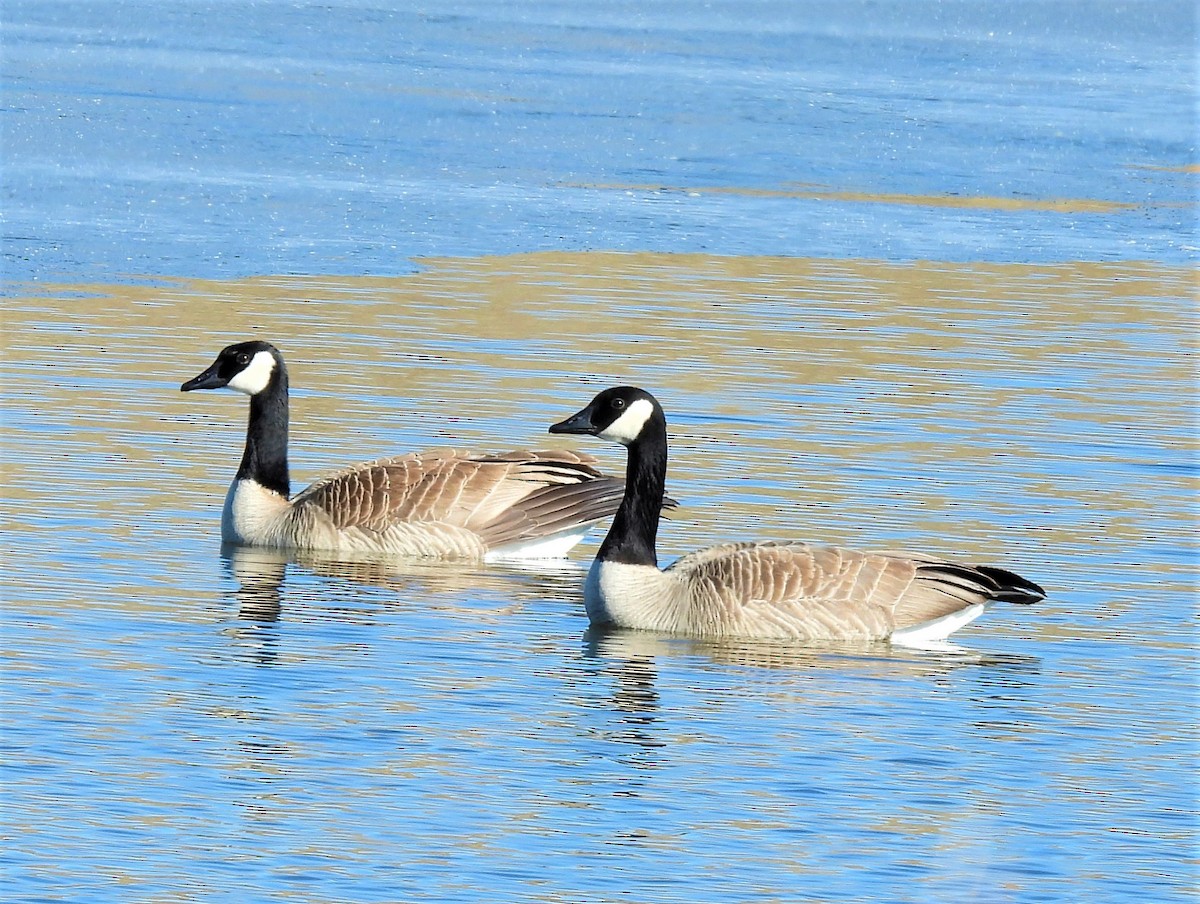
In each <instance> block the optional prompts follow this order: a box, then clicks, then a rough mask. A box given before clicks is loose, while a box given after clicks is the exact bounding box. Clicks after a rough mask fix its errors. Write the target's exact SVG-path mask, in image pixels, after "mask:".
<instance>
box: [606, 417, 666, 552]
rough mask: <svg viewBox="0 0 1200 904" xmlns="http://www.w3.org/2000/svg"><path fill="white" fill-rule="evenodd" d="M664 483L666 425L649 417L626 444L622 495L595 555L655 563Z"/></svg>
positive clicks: (657, 419)
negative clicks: (633, 437)
mask: <svg viewBox="0 0 1200 904" xmlns="http://www.w3.org/2000/svg"><path fill="white" fill-rule="evenodd" d="M666 483H667V427H666V424H665V423H664V422H663V421H662V420H660V419H659V418H652V419H651V420H649V421H647V422H646V425H645V427H644V428H643V429H642V433H641V435H640V436H638V438H637V440H636V442H633V443H631V444H630V445H629V463H628V465H627V467H626V469H625V497H624V498H623V499H622V500H621V507H620V508H618V509H617V515H616V517H615V518H614V519H613V523H612V527H611V528H609V531H608V536H607V537H605V538H604V542H603V543H602V544H600V551H599V552H598V553H596V558H598V559H600V560H601V561H604V562H621V563H623V564H626V565H653V566H655V567H658V554H657V552H656V551H655V548H654V547H655V541H656V540H657V538H658V518H659V515H661V514H662V502H663V492H664V490H665V488H666Z"/></svg>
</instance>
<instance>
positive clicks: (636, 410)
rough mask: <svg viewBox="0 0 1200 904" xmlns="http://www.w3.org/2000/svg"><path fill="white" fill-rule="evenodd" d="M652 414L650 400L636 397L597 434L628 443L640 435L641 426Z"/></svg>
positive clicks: (624, 443)
mask: <svg viewBox="0 0 1200 904" xmlns="http://www.w3.org/2000/svg"><path fill="white" fill-rule="evenodd" d="M652 414H654V406H653V405H652V404H650V401H649V400H648V399H638V400H637V401H636V402H634V403H633V404H632V405H630V406H629V407H628V408H626V409H625V413H624V414H622V415H621V416H620V417H619V418H617V419H616V420H615V421H613V422H612V423H611V424H609V425H608V426H607V427H605V428H604V429H603V430H601V431H600V433H599V435H600V436H602V437H603V438H604V439H610V440H612V441H613V442H617V443H621V444H622V445H628V444H629V443H631V442H633V441H634V440H636V439H637V438H638V437H639V436H640V435H641V433H642V428H643V427H645V426H646V421H648V420H650V415H652Z"/></svg>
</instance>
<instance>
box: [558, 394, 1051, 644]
mask: <svg viewBox="0 0 1200 904" xmlns="http://www.w3.org/2000/svg"><path fill="white" fill-rule="evenodd" d="M550 432H551V433H583V434H590V435H592V436H599V437H601V438H603V439H608V440H613V441H614V442H618V443H621V444H622V445H623V446H625V447H626V448H627V449H628V450H629V461H628V466H627V470H626V474H625V496H624V499H623V500H622V501H621V507H620V508H619V509H617V514H616V518H615V519H614V520H613V523H612V527H611V528H610V529H609V532H608V536H606V537H605V538H604V542H603V543H602V544H601V546H600V550H599V552H598V553H597V554H596V560H595V561H594V562H593V563H592V567H591V571H590V572H589V573H588V577H587V583H586V585H585V588H584V603H585V605H586V607H587V613H588V618H589V619H590V620H591V622H592V623H593V624H597V625H605V624H607V625H616V626H619V627H626V628H640V629H645V630H653V631H664V632H672V633H677V634H689V635H693V636H700V637H753V638H793V639H796V640H852V639H862V640H881V639H884V638H890V639H891V640H892V641H895V642H897V643H907V644H913V645H918V644H925V643H929V642H935V641H941V640H944V639H945V638H946V637H947V636H948V635H949V634H950V633H951V632H952V631H955V630H957V629H958V628H961V627H962V626H963V625H965V624H967V623H968V622H970V621H972V620H973V619H975V618H976V617H977V616H979V615H980V614H982V613H983V611H984V610H985V609H987V608H988V606H989V605H991V604H992V603H994V602H997V601H1003V602H1010V603H1036V602H1038V601H1039V600H1041V599H1043V598H1044V597H1045V592H1044V591H1043V590H1042V588H1041V587H1039V586H1038V585H1037V584H1034V583H1033V582H1031V581H1027V580H1026V579H1025V578H1022V577H1020V576H1018V575H1015V574H1012V573H1011V572H1008V571H1005V570H1003V569H1001V568H993V567H990V566H987V565H978V566H973V565H959V564H956V563H953V562H945V561H942V560H941V559H937V558H934V557H932V556H926V555H913V554H909V553H897V552H860V551H857V550H852V549H839V548H837V547H833V546H810V545H809V544H807V543H799V542H796V543H791V542H781V543H728V544H724V545H721V546H713V547H710V548H709V549H704V550H701V551H699V552H694V553H692V554H690V555H687V556H684V557H683V558H681V559H680V560H679V561H677V562H675V564H674V565H672V566H670V567H669V568H667V569H666V570H665V571H660V570H659V568H658V557H657V554H656V552H655V538H656V536H657V533H658V511H659V505H660V499H661V497H662V492H663V482H664V480H665V479H666V472H667V421H666V418H665V416H664V415H663V410H662V407H661V406H660V405H659V404H658V402H657V401H656V400H655V398H654V396H652V395H650V393H648V392H646V391H645V390H642V389H636V388H634V387H630V386H621V387H617V388H615V389H606V390H605V391H604V392H602V393H600V394H599V395H598V396H596V398H594V399H593V400H592V402H591V404H589V405H588V406H587V407H586V408H584V409H583V410H582V411H580V412H579V413H578V414H576V415H574V416H572V417H569V418H567V419H566V420H565V421H562V422H561V423H558V424H555V425H554V426H552V427H551V428H550Z"/></svg>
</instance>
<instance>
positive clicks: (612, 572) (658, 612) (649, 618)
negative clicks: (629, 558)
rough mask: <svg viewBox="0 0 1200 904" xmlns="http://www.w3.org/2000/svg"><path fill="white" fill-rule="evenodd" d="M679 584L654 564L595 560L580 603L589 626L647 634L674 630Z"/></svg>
mask: <svg viewBox="0 0 1200 904" xmlns="http://www.w3.org/2000/svg"><path fill="white" fill-rule="evenodd" d="M678 590H679V587H678V582H677V581H674V580H673V579H672V578H671V577H670V576H669V575H666V574H663V572H661V571H659V570H658V569H657V568H655V567H654V566H653V565H627V564H624V563H621V562H602V561H601V560H599V559H596V560H595V561H594V562H592V567H591V570H590V571H589V572H588V576H587V582H586V583H585V584H584V589H583V603H584V606H585V607H586V608H587V614H588V618H589V619H590V620H591V622H592V624H598V625H599V624H613V625H620V626H621V627H623V628H641V629H643V630H650V631H671V630H674V629H675V614H676V613H675V609H676V606H675V603H676V599H675V593H673V592H672V591H678Z"/></svg>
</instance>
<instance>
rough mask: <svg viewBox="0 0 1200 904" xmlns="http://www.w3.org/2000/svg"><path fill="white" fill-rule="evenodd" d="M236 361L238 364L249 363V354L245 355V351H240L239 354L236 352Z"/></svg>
mask: <svg viewBox="0 0 1200 904" xmlns="http://www.w3.org/2000/svg"><path fill="white" fill-rule="evenodd" d="M237 363H238V364H249V363H250V356H249V355H247V354H246V353H245V352H241V353H240V354H238V356H237Z"/></svg>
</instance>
